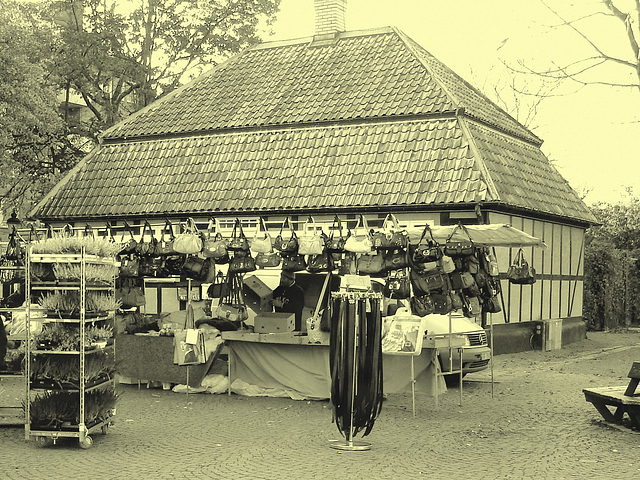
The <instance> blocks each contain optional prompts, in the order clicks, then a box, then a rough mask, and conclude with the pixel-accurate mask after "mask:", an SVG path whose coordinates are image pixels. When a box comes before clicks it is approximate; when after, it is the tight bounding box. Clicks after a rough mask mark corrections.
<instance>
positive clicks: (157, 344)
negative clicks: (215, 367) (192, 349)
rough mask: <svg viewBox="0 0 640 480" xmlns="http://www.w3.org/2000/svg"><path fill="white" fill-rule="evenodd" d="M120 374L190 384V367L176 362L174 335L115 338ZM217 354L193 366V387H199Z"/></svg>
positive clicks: (149, 379)
mask: <svg viewBox="0 0 640 480" xmlns="http://www.w3.org/2000/svg"><path fill="white" fill-rule="evenodd" d="M115 348H116V361H117V364H118V373H119V374H120V375H123V376H125V377H130V378H133V379H134V380H146V381H155V382H162V383H176V384H181V385H187V367H186V366H183V365H175V364H174V363H173V337H160V336H157V335H156V336H153V335H135V334H134V335H126V334H119V335H116V337H115ZM214 360H215V355H210V356H209V359H208V360H207V363H203V364H202V365H190V366H189V367H188V368H189V383H188V385H189V386H190V387H199V386H200V383H201V382H202V379H203V378H204V376H205V375H206V374H207V373H208V372H209V369H210V368H211V365H212V363H213V361H214Z"/></svg>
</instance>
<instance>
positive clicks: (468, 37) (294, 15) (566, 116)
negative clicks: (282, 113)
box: [266, 0, 640, 204]
mask: <svg viewBox="0 0 640 480" xmlns="http://www.w3.org/2000/svg"><path fill="white" fill-rule="evenodd" d="M619 2H621V4H622V5H624V0H619ZM549 3H550V4H552V5H554V6H558V8H563V7H567V8H569V6H571V5H576V4H579V2H569V1H568V0H549ZM589 3H591V4H595V3H597V2H593V1H592V2H589ZM581 6H582V5H581ZM563 13H565V12H564V11H563ZM568 13H570V12H568ZM592 21H593V22H596V21H598V22H600V23H599V24H597V27H596V29H595V30H594V31H595V32H600V33H602V37H601V38H597V40H598V41H602V42H603V45H604V46H605V47H607V48H610V49H611V50H607V52H615V53H616V54H618V52H616V50H615V49H616V48H619V46H622V48H623V50H622V51H619V55H626V50H624V48H626V43H625V38H624V36H623V35H624V31H623V30H621V29H620V28H619V26H618V25H617V24H616V23H615V21H614V23H611V24H607V23H602V22H607V21H610V20H607V19H603V17H602V16H600V17H594V18H593V20H592ZM557 22H558V20H557V18H555V17H553V16H552V15H551V14H550V13H549V12H548V10H546V9H545V8H544V7H543V6H542V4H541V3H539V2H538V1H537V0H528V1H526V2H521V1H518V0H516V1H513V0H511V1H508V2H505V1H504V0H349V1H348V6H347V18H346V24H347V30H359V29H367V28H375V27H380V26H387V25H391V26H395V27H397V28H399V29H400V30H402V31H403V32H404V33H406V34H407V35H409V36H410V37H411V38H413V39H414V40H415V41H416V42H418V43H419V44H420V45H422V47H424V48H425V49H426V50H428V51H429V52H431V53H432V54H433V55H434V56H435V57H436V58H438V59H439V60H440V61H442V62H443V63H445V64H446V65H447V66H448V67H449V68H451V69H452V70H454V71H455V72H456V73H458V74H459V75H460V76H462V77H463V78H465V79H466V80H467V81H469V82H470V83H472V84H473V85H474V86H476V87H477V88H480V89H481V90H483V86H484V89H487V88H489V89H491V86H492V85H494V84H495V83H496V82H497V81H498V79H499V78H509V76H510V75H509V73H508V71H506V69H505V67H504V66H503V64H502V61H501V59H502V60H512V61H516V60H518V59H521V58H522V59H525V60H527V61H528V62H543V61H546V59H548V58H549V57H551V56H552V55H555V56H556V58H558V57H562V56H563V55H567V58H569V57H568V54H569V53H571V52H578V51H583V52H587V53H588V49H587V48H586V45H585V42H584V41H582V40H581V39H580V38H578V37H577V35H575V34H572V33H570V32H568V31H566V30H559V29H557V28H556V29H550V28H548V27H549V26H551V25H552V24H554V23H557ZM586 27H588V25H586ZM272 28H273V31H274V34H275V35H274V36H273V37H270V38H268V39H266V40H267V41H269V40H283V39H291V38H300V37H307V36H310V35H313V33H314V15H313V0H282V3H281V11H280V14H279V16H278V20H277V22H276V23H275V24H274V25H273V27H272ZM505 39H508V40H507V42H506V43H505V42H504V41H505ZM607 42H609V43H607ZM530 64H532V65H533V63H530ZM534 81H535V80H531V82H534ZM573 90H575V87H573V86H567V87H565V88H564V89H563V93H564V91H566V92H569V91H573ZM485 91H486V90H485ZM639 107H640V92H638V91H636V90H631V89H629V88H618V87H585V88H583V89H582V90H580V91H579V92H578V93H573V94H566V95H562V96H555V97H552V98H547V99H545V100H543V102H542V103H541V105H540V109H539V112H538V114H537V116H536V118H535V122H534V123H533V126H532V130H533V131H534V133H535V134H536V135H537V136H538V137H540V138H541V139H543V140H544V144H543V146H542V149H543V151H544V152H545V153H546V154H547V155H548V156H549V158H551V159H552V160H553V161H554V165H555V166H556V168H558V170H559V171H560V172H561V173H562V175H563V176H564V177H565V179H566V180H567V181H568V182H569V184H570V185H571V186H572V187H573V188H574V189H575V190H576V191H578V193H581V192H583V191H584V190H585V189H588V190H590V193H588V194H587V196H586V197H585V201H586V202H587V204H591V203H594V202H597V201H607V202H612V203H615V202H617V201H618V200H621V199H622V198H623V197H624V187H625V186H632V187H634V191H635V193H636V194H638V195H640V162H639V161H638V160H637V152H638V151H640V112H639Z"/></svg>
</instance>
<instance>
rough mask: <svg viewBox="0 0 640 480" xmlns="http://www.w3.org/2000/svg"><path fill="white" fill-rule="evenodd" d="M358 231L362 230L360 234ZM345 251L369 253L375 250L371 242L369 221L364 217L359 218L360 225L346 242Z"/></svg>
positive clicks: (357, 224) (358, 224) (357, 225)
mask: <svg viewBox="0 0 640 480" xmlns="http://www.w3.org/2000/svg"><path fill="white" fill-rule="evenodd" d="M358 230H361V232H360V233H358ZM344 249H345V251H347V252H351V253H369V252H370V251H371V250H373V242H372V241H371V235H370V234H369V225H368V224H367V219H366V218H364V216H363V215H360V216H359V218H358V223H356V226H355V227H354V229H353V233H352V234H351V235H349V237H348V238H347V240H346V241H345V242H344Z"/></svg>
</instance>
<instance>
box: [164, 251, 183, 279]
mask: <svg viewBox="0 0 640 480" xmlns="http://www.w3.org/2000/svg"><path fill="white" fill-rule="evenodd" d="M185 259H186V256H185V255H177V254H174V255H169V256H168V257H164V263H163V265H162V274H161V275H160V276H162V277H171V276H174V275H180V274H181V273H182V265H183V264H184V261H185Z"/></svg>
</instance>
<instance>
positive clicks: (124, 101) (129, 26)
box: [50, 0, 280, 137]
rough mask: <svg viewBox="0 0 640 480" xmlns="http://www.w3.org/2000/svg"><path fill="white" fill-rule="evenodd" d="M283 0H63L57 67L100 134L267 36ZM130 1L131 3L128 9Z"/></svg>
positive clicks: (58, 8)
mask: <svg viewBox="0 0 640 480" xmlns="http://www.w3.org/2000/svg"><path fill="white" fill-rule="evenodd" d="M279 3H280V0H199V1H193V0H133V1H132V2H131V3H124V2H122V1H120V2H119V0H85V1H84V2H83V3H82V4H79V3H77V2H76V1H74V0H63V1H56V2H54V3H52V4H51V5H50V9H51V14H52V16H54V17H55V18H59V19H61V21H59V22H58V23H59V25H60V32H61V39H62V41H61V44H60V46H59V57H58V58H59V60H58V64H57V71H58V72H59V74H60V76H61V77H62V78H65V79H67V80H68V82H69V86H70V87H71V88H72V89H73V90H75V91H77V92H79V94H80V95H81V96H82V98H83V99H84V101H85V102H86V104H87V106H88V107H89V109H90V110H91V112H92V113H93V117H92V119H91V122H90V124H89V125H87V131H88V132H89V133H90V134H91V135H92V136H94V137H97V135H99V133H100V132H101V131H102V130H104V129H105V128H108V127H110V126H111V125H113V124H115V123H116V122H118V121H119V120H121V119H122V118H124V117H126V116H127V115H128V114H129V113H131V112H132V111H135V110H137V109H139V108H142V107H144V106H146V105H148V104H149V103H150V102H152V101H153V100H154V99H155V98H156V97H158V96H161V95H163V94H165V93H167V92H169V91H171V90H173V89H175V88H176V87H178V86H179V85H180V83H181V82H183V81H184V80H185V79H186V78H188V77H189V76H194V75H197V74H199V73H200V72H201V71H202V70H203V69H204V68H210V67H212V66H213V65H215V64H216V63H217V62H219V61H220V60H221V59H224V58H226V57H227V56H229V55H231V54H234V53H237V52H239V51H240V50H241V49H244V48H246V47H248V46H250V45H254V44H256V43H259V42H260V38H259V37H258V26H259V23H260V21H261V20H263V19H264V20H266V21H267V23H269V22H271V21H273V19H274V16H275V14H276V13H277V11H278V8H279ZM127 7H130V8H129V9H128V10H127Z"/></svg>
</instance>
